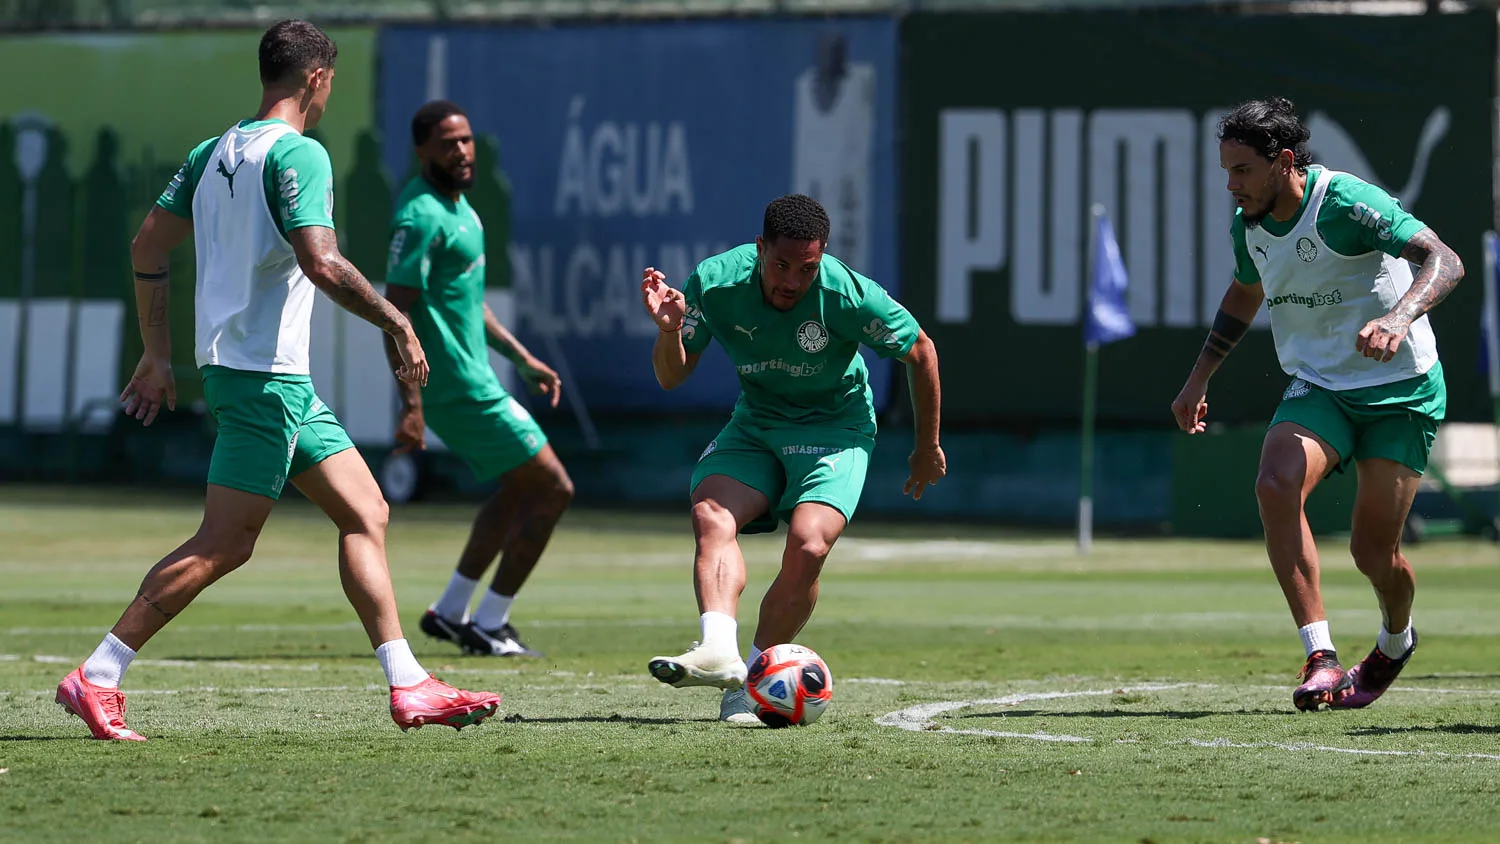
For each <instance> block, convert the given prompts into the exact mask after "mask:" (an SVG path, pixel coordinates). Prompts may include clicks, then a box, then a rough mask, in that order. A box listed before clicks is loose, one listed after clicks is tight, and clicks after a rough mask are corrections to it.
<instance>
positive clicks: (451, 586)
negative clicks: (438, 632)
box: [428, 571, 479, 624]
mask: <svg viewBox="0 0 1500 844" xmlns="http://www.w3.org/2000/svg"><path fill="white" fill-rule="evenodd" d="M478 586H479V581H478V580H475V579H473V578H469V577H464V576H463V575H462V574H459V573H458V572H457V571H455V572H453V576H452V577H450V578H448V586H447V588H446V589H444V590H443V594H442V596H440V597H439V598H438V599H437V600H436V601H434V602H433V603H432V606H431V607H429V608H428V609H430V610H432V611H433V612H434V613H436V614H438V615H440V616H442V617H443V618H445V619H447V620H448V621H452V622H455V623H459V624H462V623H463V622H464V621H465V620H466V619H467V616H468V615H469V599H470V598H472V597H474V590H475V589H476V588H477V587H478Z"/></svg>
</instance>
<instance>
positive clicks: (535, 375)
mask: <svg viewBox="0 0 1500 844" xmlns="http://www.w3.org/2000/svg"><path fill="white" fill-rule="evenodd" d="M484 335H485V340H486V342H487V343H488V344H489V347H490V348H491V349H494V350H495V351H497V352H499V353H500V354H502V355H504V356H505V359H506V360H508V361H510V362H511V363H513V364H515V365H516V372H518V373H520V375H521V380H523V381H525V382H526V386H527V387H528V388H529V389H530V390H531V391H532V392H533V393H539V394H541V395H544V396H547V397H548V398H549V399H550V400H551V405H552V406H553V407H557V402H558V399H560V398H562V379H561V378H559V377H558V375H557V372H556V371H555V370H553V369H552V367H550V366H548V365H547V364H545V363H542V361H541V359H540V358H538V357H537V356H536V355H533V354H532V353H531V352H530V351H529V350H528V349H527V348H526V346H524V345H522V343H521V341H520V340H517V339H516V335H514V334H512V333H510V329H508V328H506V327H505V324H504V323H502V322H501V321H500V318H499V317H497V316H495V312H494V311H492V310H490V306H489V305H488V304H486V305H485V306H484Z"/></svg>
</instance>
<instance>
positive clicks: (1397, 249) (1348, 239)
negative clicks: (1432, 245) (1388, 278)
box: [1230, 166, 1426, 284]
mask: <svg viewBox="0 0 1500 844" xmlns="http://www.w3.org/2000/svg"><path fill="white" fill-rule="evenodd" d="M1320 179H1326V180H1327V182H1328V186H1327V194H1326V195H1325V196H1324V197H1323V203H1322V205H1321V206H1319V208H1318V217H1317V228H1318V234H1319V235H1320V236H1321V237H1322V238H1323V240H1324V242H1326V243H1327V244H1328V247H1329V248H1330V249H1332V250H1333V251H1334V252H1336V253H1338V254H1340V255H1343V256H1344V257H1345V258H1355V257H1358V256H1360V255H1365V254H1368V253H1370V252H1384V253H1385V254H1387V255H1390V256H1391V257H1392V258H1399V257H1401V250H1403V249H1405V248H1406V242H1407V241H1409V240H1411V236H1412V235H1414V234H1416V233H1417V232H1419V231H1421V230H1422V229H1424V228H1426V225H1424V224H1423V223H1422V221H1421V220H1418V219H1417V218H1416V217H1413V216H1412V215H1411V213H1410V212H1409V211H1407V210H1406V209H1405V208H1402V207H1401V201H1400V200H1399V199H1396V198H1395V197H1394V196H1391V195H1390V194H1388V193H1386V192H1385V191H1383V190H1381V189H1380V188H1378V187H1376V186H1375V185H1372V184H1370V183H1369V182H1366V181H1364V180H1362V179H1360V178H1358V177H1356V176H1352V175H1350V174H1348V173H1338V172H1330V171H1328V170H1325V169H1324V168H1322V167H1318V166H1312V167H1308V168H1307V185H1306V186H1305V187H1304V188H1303V191H1302V206H1301V207H1300V208H1298V209H1297V213H1296V215H1295V216H1293V217H1292V219H1290V220H1287V221H1286V222H1284V223H1283V222H1279V221H1277V220H1275V219H1273V218H1271V217H1270V216H1267V217H1266V218H1265V219H1263V220H1261V222H1260V226H1259V228H1260V229H1261V230H1262V231H1264V232H1265V233H1267V234H1269V235H1271V236H1272V237H1286V236H1287V235H1289V234H1291V233H1292V229H1295V228H1297V225H1298V224H1299V223H1300V222H1301V221H1302V215H1303V214H1304V213H1305V212H1306V211H1307V206H1308V201H1309V200H1310V199H1312V196H1313V193H1314V189H1315V188H1316V187H1317V184H1318V181H1319V180H1320ZM1230 232H1231V233H1232V234H1233V236H1234V277H1235V278H1236V279H1237V280H1238V281H1240V282H1241V283H1242V284H1259V283H1260V280H1261V279H1260V270H1259V269H1258V268H1257V267H1256V266H1255V262H1254V261H1252V260H1251V259H1250V249H1249V247H1248V246H1247V245H1246V242H1245V219H1244V215H1243V214H1242V213H1241V212H1239V211H1236V212H1235V214H1234V222H1233V223H1231V224H1230Z"/></svg>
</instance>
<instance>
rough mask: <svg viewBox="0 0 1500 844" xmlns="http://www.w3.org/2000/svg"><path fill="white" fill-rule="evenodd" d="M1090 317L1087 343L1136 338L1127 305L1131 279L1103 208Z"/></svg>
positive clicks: (1097, 217)
mask: <svg viewBox="0 0 1500 844" xmlns="http://www.w3.org/2000/svg"><path fill="white" fill-rule="evenodd" d="M1089 276H1090V277H1089V300H1088V314H1087V316H1085V318H1084V324H1083V340H1084V342H1085V343H1098V344H1103V343H1113V342H1114V341H1116V340H1124V339H1125V338H1126V337H1132V336H1134V335H1135V323H1133V322H1131V320H1130V310H1129V309H1128V308H1127V307H1126V305H1125V288H1126V286H1127V285H1128V284H1129V278H1128V277H1127V276H1126V274H1125V262H1124V261H1123V260H1121V259H1120V244H1118V243H1116V242H1115V230H1114V228H1113V227H1112V226H1110V224H1109V217H1108V215H1106V214H1105V213H1104V208H1103V207H1102V206H1095V207H1094V266H1093V267H1092V268H1091V272H1090V273H1089Z"/></svg>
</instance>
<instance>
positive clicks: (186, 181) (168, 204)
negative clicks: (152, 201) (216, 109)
mask: <svg viewBox="0 0 1500 844" xmlns="http://www.w3.org/2000/svg"><path fill="white" fill-rule="evenodd" d="M218 143H219V139H218V138H209V139H208V140H206V141H204V142H203V143H201V144H198V145H197V146H195V147H193V151H192V152H190V153H188V157H187V160H186V161H184V162H182V166H181V167H179V168H177V175H175V176H173V177H172V181H170V182H168V183H167V188H166V190H164V191H162V192H161V196H159V197H157V198H156V206H157V207H158V208H160V209H162V210H163V211H167V212H169V213H171V214H175V215H177V216H178V217H183V218H186V219H189V220H191V219H193V191H195V190H197V188H198V181H199V180H200V179H202V178H203V171H204V169H206V168H207V167H208V159H209V157H210V156H212V155H213V152H214V147H215V146H217V145H218Z"/></svg>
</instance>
